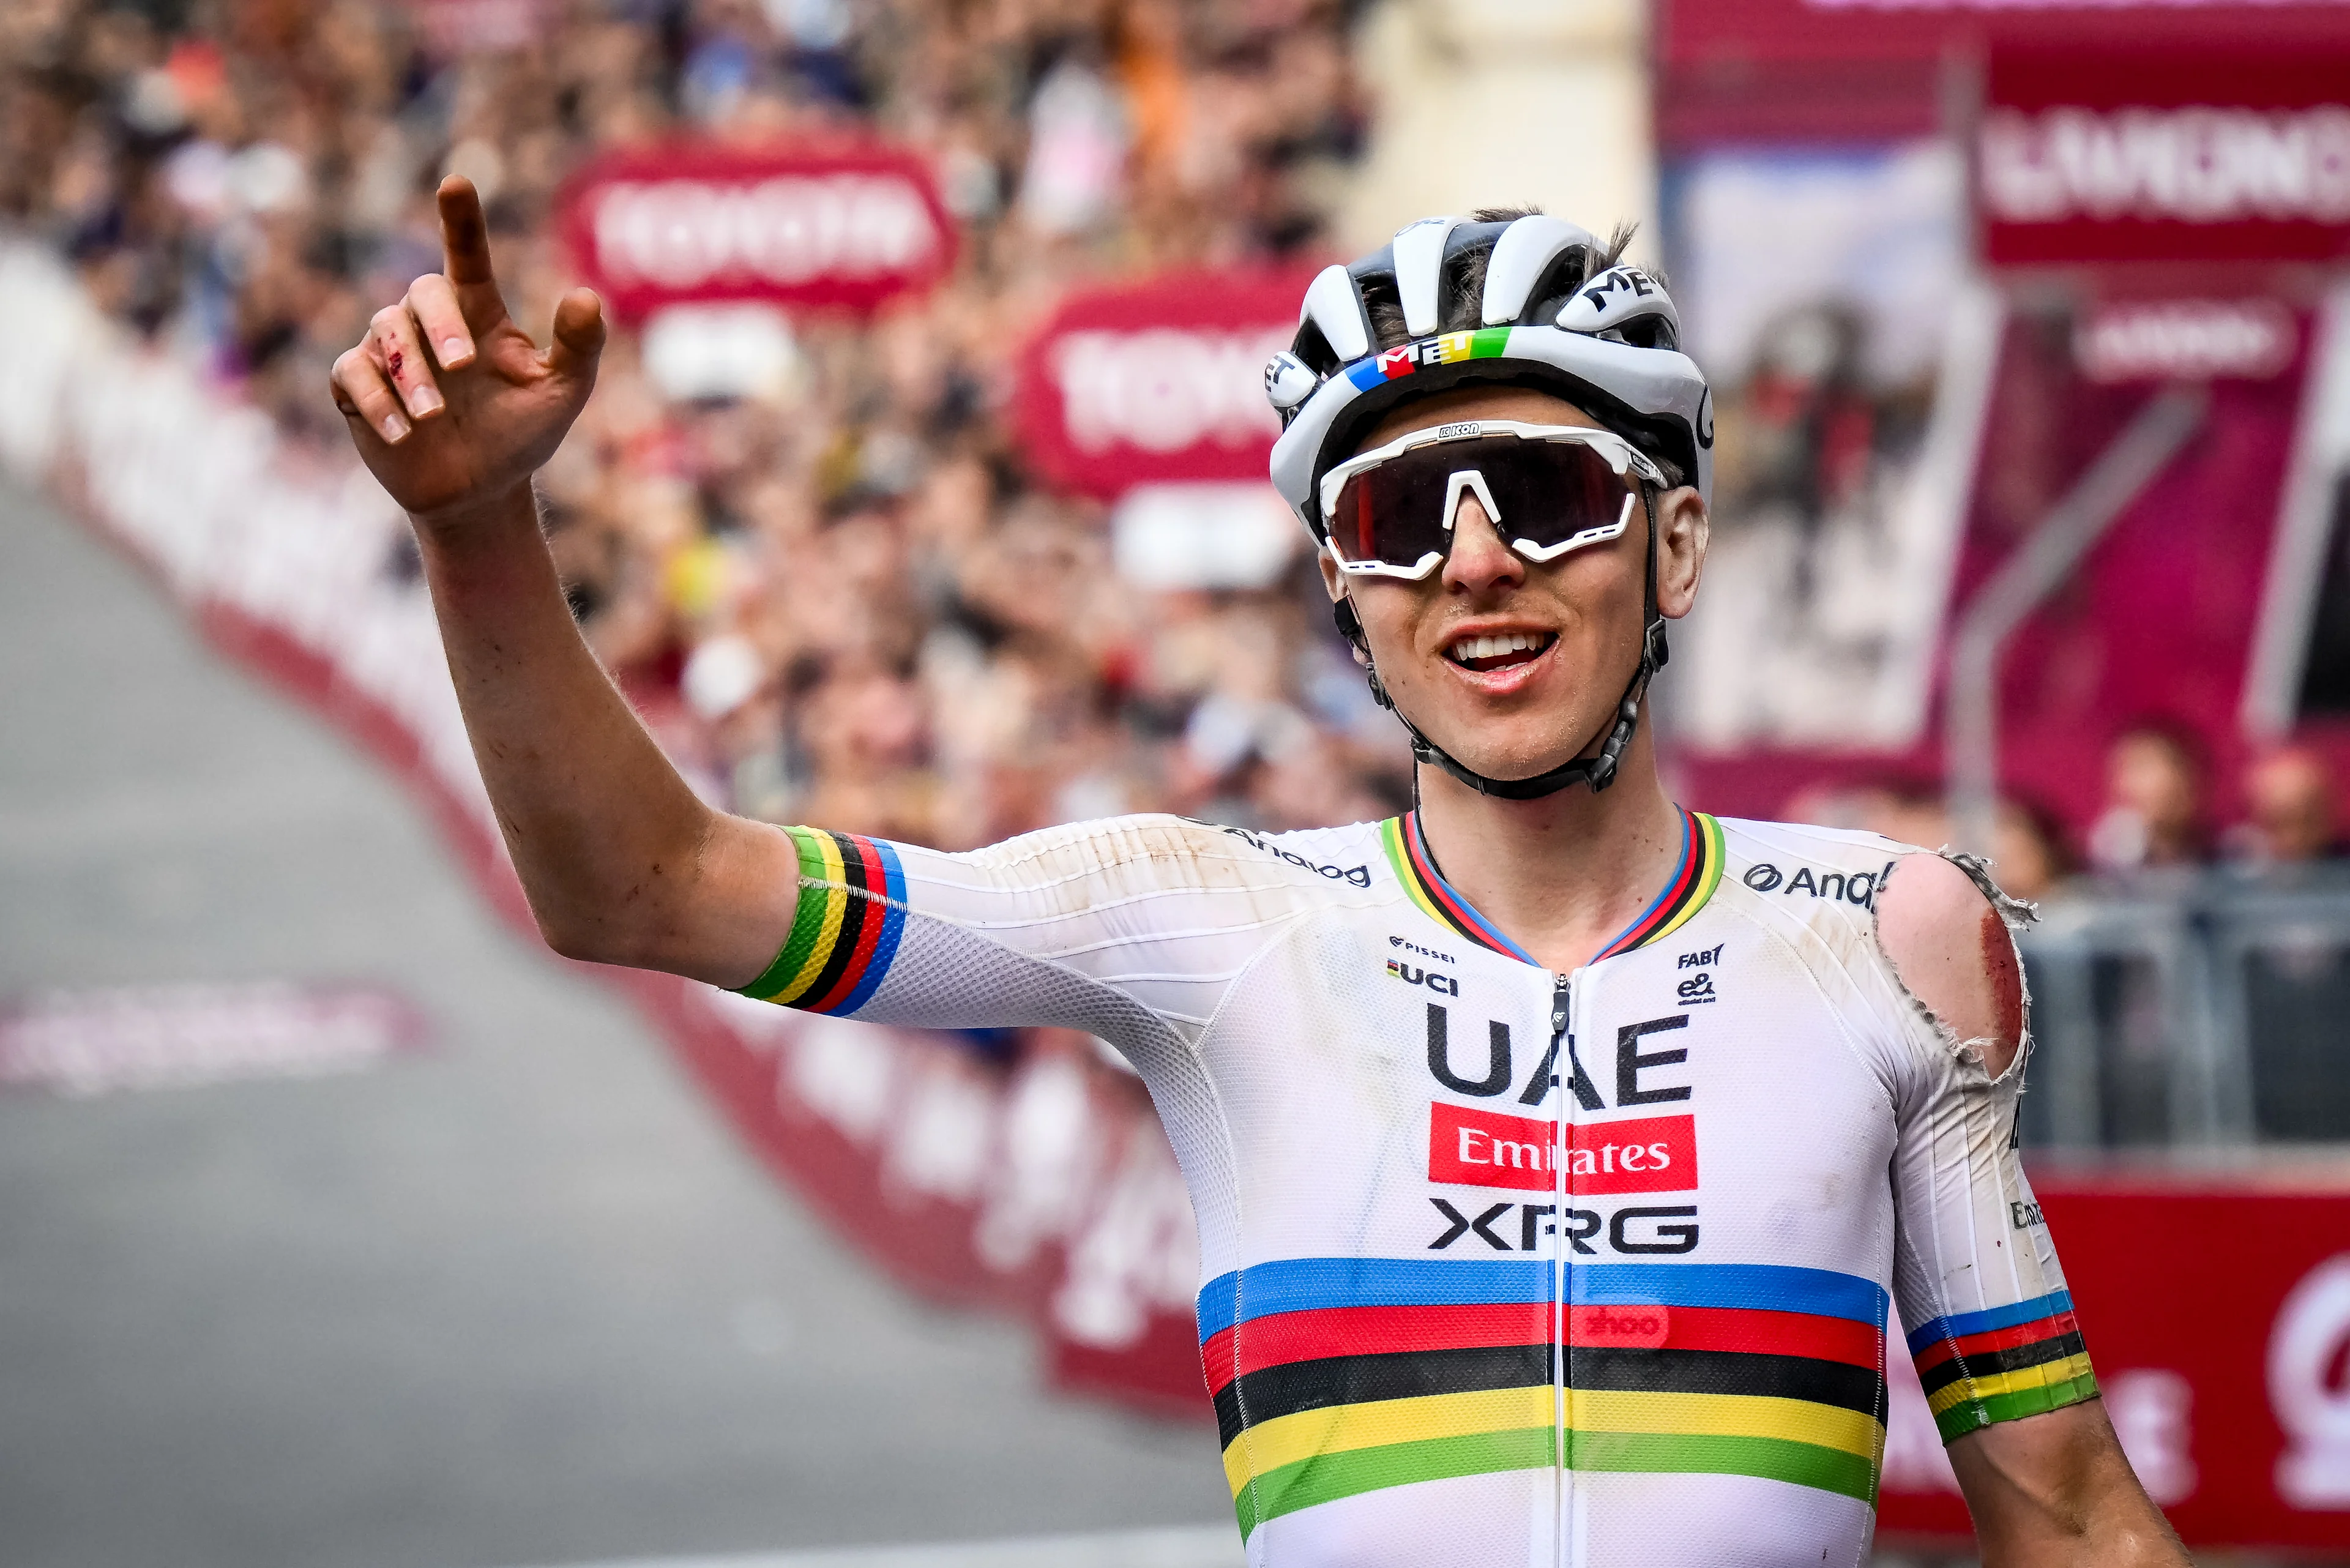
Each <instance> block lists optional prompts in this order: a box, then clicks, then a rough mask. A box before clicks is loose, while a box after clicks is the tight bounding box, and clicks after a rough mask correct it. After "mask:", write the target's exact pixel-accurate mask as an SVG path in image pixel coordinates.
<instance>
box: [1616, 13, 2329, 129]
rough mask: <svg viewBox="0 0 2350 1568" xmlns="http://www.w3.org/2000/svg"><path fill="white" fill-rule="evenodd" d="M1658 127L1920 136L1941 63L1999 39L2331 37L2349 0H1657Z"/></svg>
mask: <svg viewBox="0 0 2350 1568" xmlns="http://www.w3.org/2000/svg"><path fill="white" fill-rule="evenodd" d="M1655 29H1656V37H1657V53H1658V62H1657V63H1658V90H1657V94H1656V116H1657V139H1658V141H1659V144H1660V145H1661V146H1662V147H1663V148H1665V149H1666V150H1667V151H1668V152H1671V151H1683V150H1688V149H1691V148H1695V147H1701V146H1722V145H1728V144H1736V143H1741V142H1754V141H1765V142H1773V143H1782V144H1783V143H1787V142H1804V141H1809V142H1829V143H1849V142H1853V141H1870V140H1892V139H1897V138H1907V137H1924V136H1932V135H1934V134H1936V133H1937V132H1938V131H1939V130H1940V129H1941V128H1942V122H1943V114H1942V103H1941V99H1942V96H1943V95H1942V81H1943V78H1944V74H1945V73H1944V67H1945V66H1946V65H1947V64H1949V63H1950V62H1955V61H1974V60H1980V59H1981V57H1982V56H1983V54H1984V53H1985V51H1986V50H1997V49H2002V48H2007V47H2021V48H2033V49H2042V48H2044V49H2048V50H2052V51H2054V50H2063V51H2065V52H2066V53H2067V55H2068V57H2070V58H2071V59H2073V60H2074V61H2076V62H2082V63H2084V64H2085V65H2088V66H2090V67H2091V68H2094V62H2095V60H2096V59H2097V58H2099V57H2103V56H2106V55H2109V54H2110V53H2111V52H2112V51H2113V50H2115V49H2116V48H2126V49H2146V48H2167V49H2182V50H2185V49H2205V48H2218V49H2222V50H2238V51H2241V50H2247V49H2262V50H2266V51H2268V52H2269V53H2270V54H2271V55H2272V56H2273V57H2279V58H2290V57H2293V55H2295V54H2297V53H2299V52H2301V51H2302V50H2303V49H2305V48H2311V47H2314V48H2317V49H2320V50H2327V49H2334V50H2338V49H2339V48H2340V47H2341V46H2342V39H2343V37H2344V35H2345V29H2350V8H2345V5H2344V4H2343V0H1660V3H1659V5H1657V7H1656V22H1655Z"/></svg>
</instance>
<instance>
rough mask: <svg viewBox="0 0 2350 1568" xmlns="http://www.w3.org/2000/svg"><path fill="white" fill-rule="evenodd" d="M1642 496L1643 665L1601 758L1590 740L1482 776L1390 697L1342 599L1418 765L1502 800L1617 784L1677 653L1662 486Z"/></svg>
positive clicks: (1338, 614) (1352, 635) (1342, 630)
mask: <svg viewBox="0 0 2350 1568" xmlns="http://www.w3.org/2000/svg"><path fill="white" fill-rule="evenodd" d="M1640 494H1641V498H1642V500H1643V501H1644V502H1645V503H1646V504H1647V506H1648V563H1647V570H1646V571H1645V573H1644V574H1643V576H1644V577H1645V579H1646V581H1645V583H1644V585H1643V587H1642V591H1641V608H1642V616H1643V622H1644V626H1643V629H1642V632H1641V637H1640V663H1639V666H1638V668H1637V669H1635V670H1633V671H1632V679H1631V681H1630V682H1629V683H1628V684H1627V685H1626V687H1625V688H1624V695H1623V697H1622V698H1621V700H1619V701H1617V704H1616V714H1615V717H1614V718H1613V719H1611V720H1610V721H1609V722H1608V727H1607V730H1606V731H1605V732H1604V734H1605V738H1604V739H1602V738H1601V737H1599V736H1594V737H1593V739H1594V740H1597V741H1598V742H1599V751H1598V753H1597V754H1596V756H1588V757H1586V756H1583V755H1581V754H1580V752H1581V751H1587V750H1589V749H1590V742H1585V743H1584V745H1583V747H1582V748H1580V749H1579V751H1578V753H1577V755H1576V756H1575V757H1574V758H1573V759H1572V760H1570V761H1568V762H1565V763H1561V764H1560V765H1559V766H1557V767H1555V768H1553V769H1551V770H1550V771H1549V772H1548V773H1543V774H1535V775H1534V777H1532V778H1527V779H1497V778H1489V777H1487V776H1486V775H1485V774H1481V773H1479V772H1477V771H1476V770H1475V769H1473V768H1471V767H1470V766H1469V765H1468V764H1467V763H1463V762H1461V760H1460V759H1459V758H1457V757H1454V756H1453V755H1451V753H1448V752H1446V751H1445V750H1444V749H1443V748H1442V747H1440V746H1439V745H1438V744H1437V743H1436V742H1433V741H1431V740H1430V739H1429V738H1428V737H1427V736H1426V735H1423V734H1421V733H1420V732H1419V725H1417V724H1415V723H1413V722H1411V720H1410V718H1409V716H1408V715H1407V714H1405V712H1404V711H1403V710H1402V709H1400V708H1398V707H1397V706H1396V704H1395V699H1394V698H1392V697H1390V696H1388V691H1387V687H1386V686H1385V685H1384V684H1382V683H1381V682H1380V680H1379V669H1378V665H1377V664H1375V663H1373V662H1372V659H1371V645H1370V640H1369V639H1368V638H1367V637H1366V636H1365V635H1364V632H1363V621H1362V618H1361V617H1360V616H1359V615H1357V613H1356V611H1355V607H1354V605H1353V604H1352V603H1351V602H1350V601H1348V600H1347V599H1344V598H1341V599H1339V600H1338V601H1337V602H1336V603H1335V604H1334V605H1332V606H1331V616H1332V618H1334V619H1335V620H1336V622H1337V623H1338V635H1340V636H1341V637H1343V638H1345V639H1347V642H1349V643H1350V644H1352V645H1353V646H1354V649H1355V651H1356V652H1357V654H1359V655H1361V657H1362V660H1363V672H1364V675H1365V677H1366V679H1367V680H1368V681H1369V682H1370V688H1371V696H1372V698H1373V699H1374V700H1375V701H1377V702H1378V705H1379V706H1380V707H1382V708H1385V709H1386V710H1387V711H1388V712H1390V713H1393V714H1394V715H1395V716H1396V718H1397V719H1398V720H1399V722H1401V723H1402V725H1403V727H1404V730H1405V732H1407V733H1409V735H1410V736H1411V755H1412V760H1413V761H1414V762H1416V763H1430V764H1432V765H1434V766H1436V767H1440V768H1442V769H1443V770H1444V771H1445V772H1446V773H1448V774H1451V775H1452V776H1453V777H1454V778H1456V779H1458V780H1460V781H1461V783H1462V784H1467V785H1468V786H1469V787H1470V788H1471V789H1473V790H1475V791H1476V792H1477V793H1478V794H1486V795H1492V796H1495V797H1497V798H1499V799H1502V800H1540V799H1542V798H1543V797H1544V796H1545V795H1553V794H1557V793H1558V792H1559V791H1561V790H1563V789H1565V788H1567V787H1568V786H1570V785H1572V784H1589V785H1590V786H1591V793H1592V794H1598V793H1599V792H1600V791H1601V790H1604V789H1606V788H1607V786H1608V785H1609V784H1614V783H1615V782H1616V772H1617V767H1618V766H1619V765H1621V763H1622V762H1623V758H1624V752H1625V749H1626V748H1627V747H1628V746H1630V745H1631V743H1632V733H1633V732H1634V731H1635V730H1637V729H1638V727H1639V723H1640V702H1641V700H1642V699H1643V698H1645V697H1646V696H1647V695H1648V683H1649V682H1650V681H1651V680H1655V679H1656V676H1657V671H1658V670H1662V669H1663V668H1664V667H1665V661H1666V660H1667V659H1669V658H1670V657H1672V650H1671V649H1669V647H1668V646H1667V645H1666V642H1665V618H1664V616H1663V614H1662V613H1661V612H1660V611H1659V609H1658V608H1657V556H1658V553H1659V545H1658V542H1657V532H1658V528H1657V524H1658V518H1657V494H1658V492H1657V488H1656V486H1654V485H1653V484H1649V483H1646V482H1643V483H1641V485H1640ZM1412 799H1413V802H1414V804H1415V805H1417V804H1418V801H1419V776H1418V774H1417V773H1415V774H1414V775H1413V779H1412Z"/></svg>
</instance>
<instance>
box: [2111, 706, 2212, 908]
mask: <svg viewBox="0 0 2350 1568" xmlns="http://www.w3.org/2000/svg"><path fill="white" fill-rule="evenodd" d="M2209 848H2210V846H2209V844H2208V842H2207V839H2206V834H2205V828H2204V823H2203V763H2202V756H2201V753H2199V751H2198V750H2197V748H2196V745H2195V742H2193V741H2192V740H2191V739H2189V737H2188V735H2187V733H2186V732H2184V731H2181V730H2176V729H2172V728H2169V727H2168V726H2165V725H2161V724H2152V723H2146V724H2137V725H2134V726H2132V727H2131V728H2129V729H2127V730H2125V731H2123V732H2121V733H2120V734H2119V735H2118V736H2116V737H2115V740H2114V742H2113V744H2112V746H2111V747H2109V748H2108V749H2107V750H2106V805H2105V809H2104V811H2103V812H2102V813H2100V814H2099V815H2098V817H2097V820H2096V823H2095V826H2092V827H2091V828H2090V829H2089V857H2090V858H2091V859H2092V860H2094V861H2095V863H2096V865H2097V867H2098V869H2100V870H2103V871H2115V872H2131V871H2138V870H2144V869H2147V868H2151V867H2170V866H2193V865H2197V864H2199V863H2200V862H2201V861H2203V860H2204V859H2205V858H2206V857H2207V856H2208V852H2209Z"/></svg>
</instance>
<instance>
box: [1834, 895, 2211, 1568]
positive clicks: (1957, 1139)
mask: <svg viewBox="0 0 2350 1568" xmlns="http://www.w3.org/2000/svg"><path fill="white" fill-rule="evenodd" d="M1877 940H1879V942H1880V943H1882V944H1883V946H1884V949H1885V953H1886V956H1887V958H1888V959H1890V960H1891V961H1892V963H1893V966H1894V971H1895V972H1896V973H1897V974H1898V976H1899V977H1900V980H1901V982H1902V984H1903V986H1904V987H1905V988H1906V989H1907V990H1908V993H1909V995H1910V997H1911V999H1912V1000H1913V1001H1914V1002H1915V1003H1916V1005H1917V1006H1918V1009H1919V1010H1920V1011H1921V1012H1922V1013H1923V1014H1924V1015H1925V1016H1924V1018H1923V1019H1921V1020H1920V1022H1921V1023H1924V1024H1925V1025H1926V1029H1927V1033H1929V1035H1930V1036H1931V1037H1932V1038H1931V1039H1930V1040H1929V1042H1928V1043H1927V1044H1926V1049H1927V1050H1928V1051H1929V1053H1931V1054H1932V1055H1931V1060H1932V1064H1933V1066H1934V1068H1935V1069H1936V1071H1935V1073H1934V1075H1933V1076H1932V1077H1931V1078H1930V1079H1929V1083H1928V1085H1926V1086H1925V1088H1924V1092H1923V1094H1922V1096H1921V1103H1920V1104H1918V1105H1917V1106H1913V1107H1912V1111H1911V1115H1910V1116H1909V1117H1908V1126H1907V1127H1905V1128H1904V1130H1903V1135H1902V1148H1901V1151H1900V1153H1899V1154H1898V1157H1897V1159H1898V1165H1899V1168H1900V1175H1901V1178H1902V1181H1901V1188H1900V1198H1901V1204H1902V1213H1901V1230H1902V1241H1901V1247H1902V1251H1903V1253H1904V1255H1905V1262H1907V1263H1908V1265H1909V1266H1908V1267H1906V1268H1905V1269H1904V1270H1903V1271H1902V1273H1901V1275H1900V1282H1901V1284H1902V1287H1903V1295H1904V1298H1905V1299H1904V1303H1903V1305H1904V1312H1905V1315H1906V1316H1908V1319H1909V1321H1910V1322H1912V1323H1918V1320H1919V1319H1921V1318H1922V1319H1927V1320H1929V1321H1927V1322H1925V1323H1923V1324H1921V1325H1920V1326H1918V1328H1916V1329H1914V1330H1913V1331H1912V1333H1911V1334H1910V1335H1909V1347H1910V1351H1911V1353H1912V1355H1915V1357H1916V1358H1917V1361H1918V1375H1919V1378H1920V1380H1921V1382H1923V1383H1924V1384H1925V1386H1926V1387H1927V1390H1928V1398H1929V1405H1930V1406H1931V1407H1932V1408H1933V1410H1934V1417H1935V1421H1936V1424H1937V1425H1938V1426H1939V1428H1941V1431H1942V1434H1943V1439H1944V1441H1945V1442H1947V1443H1948V1444H1949V1446H1950V1465H1951V1468H1952V1469H1955V1470H1956V1471H1957V1472H1958V1478H1959V1489H1960V1490H1961V1491H1963V1492H1964V1493H1965V1494H1966V1500H1967V1509H1968V1511H1969V1512H1970V1513H1971V1514H1972V1515H1973V1516H1974V1521H1975V1538H1976V1542H1977V1544H1978V1545H1979V1546H1981V1550H1982V1560H1983V1563H1984V1565H1985V1568H2021V1565H2023V1564H2031V1565H2032V1568H2041V1565H2043V1564H2046V1565H2049V1568H2185V1565H2186V1563H2187V1561H2188V1559H2187V1553H2186V1552H2185V1551H2184V1550H2183V1549H2182V1548H2181V1547H2180V1546H2179V1544H2178V1537H2177V1536H2176V1535H2173V1534H2172V1533H2171V1532H2170V1526H2169V1524H2168V1522H2167V1521H2165V1520H2164V1519H2163V1517H2162V1513H2161V1511H2160V1510H2158V1509H2157V1508H2156V1507H2155V1506H2154V1503H2153V1501H2151V1500H2150V1499H2148V1498H2147V1494H2146V1489H2145V1488H2144V1487H2142V1486H2140V1485H2139V1484H2138V1480H2137V1475H2136V1473H2135V1472H2133V1471H2132V1470H2131V1469H2130V1465H2129V1460H2128V1459H2126V1457H2124V1455H2123V1453H2122V1449H2121V1444H2120V1442H2119V1441H2118V1440H2117V1439H2116V1438H2115V1436H2114V1428H2113V1423H2112V1422H2110V1421H2109V1420H2107V1419H2106V1410H2105V1404H2104V1402H2103V1401H2102V1400H2100V1399H2098V1398H2097V1397H2096V1380H2095V1376H2094V1375H2093V1374H2092V1373H2091V1372H2090V1370H2089V1366H2088V1359H2087V1355H2086V1353H2085V1350H2084V1348H2083V1346H2082V1343H2081V1337H2080V1331H2079V1329H2078V1327H2077V1326H2075V1324H2074V1320H2073V1310H2072V1297H2071V1295H2070V1294H2069V1293H2067V1292H2066V1291H2065V1289H2064V1276H2063V1274H2062V1273H2061V1272H2058V1269H2057V1265H2056V1253H2055V1250H2054V1246H2053V1245H2052V1244H2051V1242H2050V1241H2049V1238H2048V1234H2047V1231H2046V1229H2045V1225H2044V1222H2043V1221H2042V1220H2040V1219H2039V1205H2038V1204H2036V1203H2033V1202H2032V1201H2031V1196H2032V1194H2031V1189H2030V1187H2029V1186H2028V1185H2026V1184H2025V1181H2024V1177H2023V1171H2022V1166H2021V1164H2020V1163H2019V1162H2018V1161H2017V1159H2016V1153H2015V1140H2014V1127H2015V1113H2016V1096H2017V1093H2018V1092H2019V1090H2020V1089H2021V1088H2022V1084H2021V1079H2022V1061H2021V1057H2022V1051H2023V1047H2024V1044H2025V1039H2026V1030H2027V1019H2026V1017H2025V1012H2024V994H2023V979H2022V970H2021V967H2020V966H2019V964H2018V963H2017V961H2016V953H2015V944H2014V941H2013V940H2012V938H2011V937H2010V936H2009V935H2008V930H2007V924H2006V922H2005V920H2003V919H2002V918H2001V915H2000V912H1999V911H1998V910H1997V909H1993V908H1992V907H1991V902H1990V901H1989V900H1988V899H1987V898H1985V897H1984V894H1983V892H1982V890H1981V888H1977V887H1976V885H1975V882H1974V879H1973V878H1972V877H1970V876H1969V875H1968V874H1967V873H1966V872H1965V871H1963V870H1961V869H1960V867H1957V866H1955V865H1953V864H1952V863H1951V862H1950V861H1948V860H1945V859H1943V858H1941V857H1939V856H1933V855H1912V856H1910V857H1908V858H1906V859H1904V860H1903V861H1902V862H1901V864H1900V865H1899V866H1898V867H1896V868H1895V870H1894V872H1893V874H1892V876H1891V877H1888V878H1887V881H1886V884H1885V888H1884V890H1883V891H1882V892H1881V893H1879V894H1878V896H1877ZM1987 1242H1988V1243H1989V1244H1988V1245H1987V1244H1986V1243H1987Z"/></svg>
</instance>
